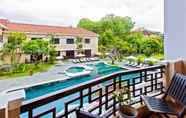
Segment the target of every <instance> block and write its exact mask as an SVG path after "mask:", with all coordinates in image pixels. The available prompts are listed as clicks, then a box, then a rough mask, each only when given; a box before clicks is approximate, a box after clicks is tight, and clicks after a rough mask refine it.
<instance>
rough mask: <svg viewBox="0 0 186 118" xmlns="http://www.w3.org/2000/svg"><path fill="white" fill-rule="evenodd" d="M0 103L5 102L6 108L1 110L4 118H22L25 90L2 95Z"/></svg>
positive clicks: (0, 112)
mask: <svg viewBox="0 0 186 118" xmlns="http://www.w3.org/2000/svg"><path fill="white" fill-rule="evenodd" d="M1 96H2V97H1V98H0V101H3V103H4V107H3V109H1V110H0V116H2V118H20V107H21V103H22V101H23V98H25V92H24V90H18V91H13V92H8V93H3V94H2V95H1Z"/></svg>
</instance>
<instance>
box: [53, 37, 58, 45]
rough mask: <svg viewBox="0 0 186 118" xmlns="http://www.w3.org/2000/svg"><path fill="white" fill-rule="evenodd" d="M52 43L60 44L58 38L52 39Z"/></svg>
mask: <svg viewBox="0 0 186 118" xmlns="http://www.w3.org/2000/svg"><path fill="white" fill-rule="evenodd" d="M52 42H53V44H59V43H60V42H59V38H54V39H53V41H52Z"/></svg>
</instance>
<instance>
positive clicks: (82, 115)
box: [76, 109, 102, 118]
mask: <svg viewBox="0 0 186 118" xmlns="http://www.w3.org/2000/svg"><path fill="white" fill-rule="evenodd" d="M76 115H77V118H102V117H100V116H98V115H95V114H91V113H89V112H85V111H81V110H79V109H77V110H76Z"/></svg>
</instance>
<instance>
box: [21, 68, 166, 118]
mask: <svg viewBox="0 0 186 118" xmlns="http://www.w3.org/2000/svg"><path fill="white" fill-rule="evenodd" d="M164 69H165V66H164V65H158V66H153V67H148V68H144V69H137V70H132V71H131V70H130V71H123V72H117V73H114V74H111V75H108V76H106V77H101V78H96V79H94V80H92V81H89V82H86V83H82V84H80V85H77V86H74V87H71V88H67V89H64V90H60V91H56V92H55V93H52V94H49V95H45V96H42V97H40V98H36V99H34V100H31V101H25V102H24V103H23V105H22V106H21V114H23V113H24V114H27V115H25V116H26V117H28V118H40V117H41V116H46V115H49V114H50V117H53V118H63V117H65V118H74V117H75V111H76V109H77V108H81V109H83V110H86V111H89V112H91V113H93V114H98V115H107V116H110V115H113V114H115V113H116V111H117V104H118V102H117V100H116V98H114V97H113V95H112V93H113V91H115V90H116V88H117V87H118V86H119V87H120V88H121V87H122V86H123V85H124V86H126V87H128V88H129V90H130V91H131V94H132V98H133V99H134V102H133V104H134V105H137V104H139V105H140V103H141V102H142V101H141V98H140V96H141V95H143V94H144V95H150V96H158V95H160V94H162V93H163V88H164V87H163V75H164V72H165V71H164ZM36 92H37V91H36ZM55 101H57V102H56V103H55V104H54V102H55ZM49 104H50V105H49ZM56 104H57V106H56ZM46 105H49V106H50V107H47V108H45V107H44V106H46ZM59 106H60V111H59V108H58V107H59ZM41 107H43V108H45V109H44V110H43V109H42V110H41V109H40V108H41ZM39 109H40V110H39Z"/></svg>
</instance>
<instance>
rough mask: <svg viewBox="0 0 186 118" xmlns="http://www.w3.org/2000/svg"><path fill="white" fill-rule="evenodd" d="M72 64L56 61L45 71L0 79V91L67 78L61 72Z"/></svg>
mask: <svg viewBox="0 0 186 118" xmlns="http://www.w3.org/2000/svg"><path fill="white" fill-rule="evenodd" d="M70 66H72V63H70V62H57V64H56V65H54V66H53V67H52V68H50V69H49V70H48V71H46V72H40V73H36V74H34V75H33V76H24V77H17V78H11V79H6V80H0V92H2V91H5V90H11V89H15V88H25V87H29V86H33V85H38V84H42V83H48V82H52V81H58V80H65V79H68V76H66V75H65V74H64V73H63V72H64V70H65V69H66V68H68V67H70Z"/></svg>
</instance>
